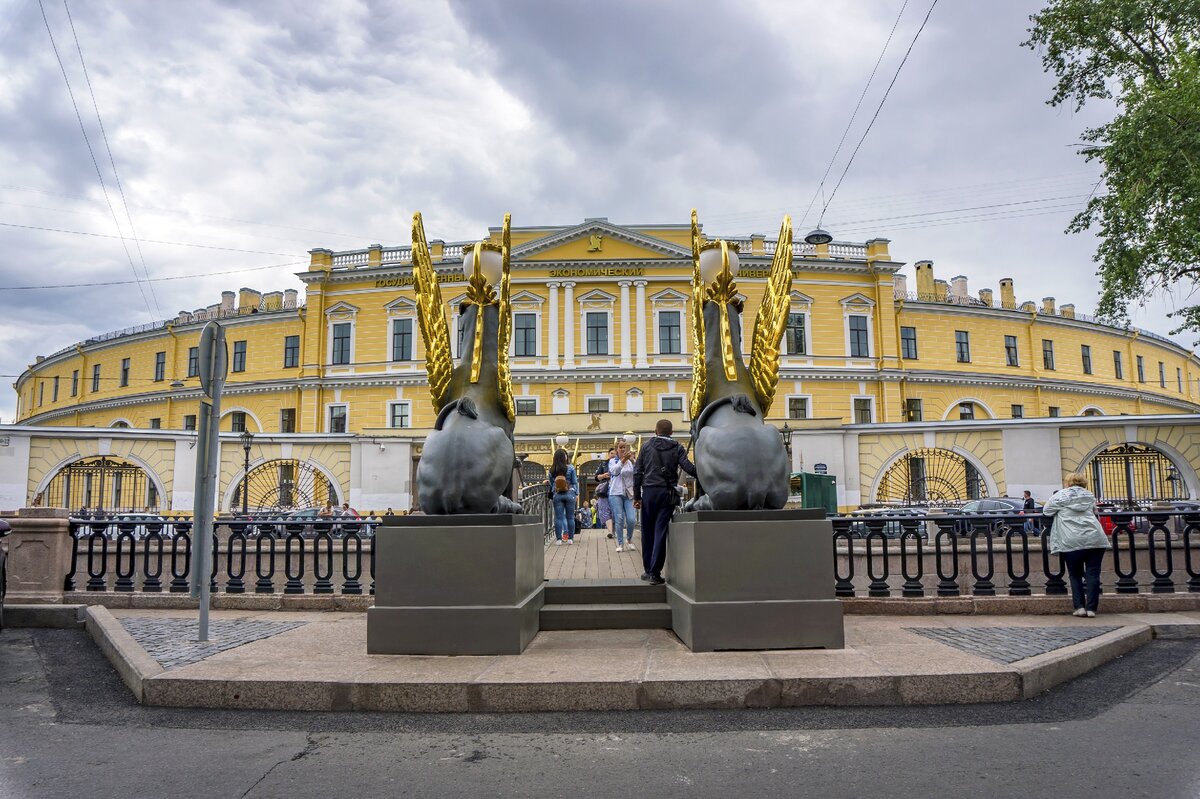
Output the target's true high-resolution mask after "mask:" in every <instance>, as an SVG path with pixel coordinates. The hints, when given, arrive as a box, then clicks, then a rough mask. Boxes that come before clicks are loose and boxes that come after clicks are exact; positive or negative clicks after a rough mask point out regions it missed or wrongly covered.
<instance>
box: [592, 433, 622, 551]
mask: <svg viewBox="0 0 1200 799" xmlns="http://www.w3.org/2000/svg"><path fill="white" fill-rule="evenodd" d="M615 454H617V450H616V449H615V448H614V447H609V448H608V457H607V458H605V459H604V462H603V463H601V464H600V465H599V466H597V467H596V501H595V503H594V504H595V507H596V526H597V527H603V528H604V529H606V530H607V531H608V537H609V538H612V537H613V531H612V510H611V509H610V508H609V505H608V462H609V460H611V459H612V456H613V455H615Z"/></svg>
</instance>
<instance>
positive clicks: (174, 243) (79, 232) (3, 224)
mask: <svg viewBox="0 0 1200 799" xmlns="http://www.w3.org/2000/svg"><path fill="white" fill-rule="evenodd" d="M0 227H14V228H22V229H24V230H42V231H45V232H47V233H70V234H72V235H75V236H92V237H94V238H98V239H122V240H124V239H125V237H124V236H114V235H112V234H111V233H89V232H88V231H86V230H66V229H65V228H56V227H43V226H41V225H18V224H17V223H16V222H0ZM142 241H144V242H146V243H147V244H169V245H171V246H173V247H197V248H199V249H202V250H222V251H224V252H244V253H250V254H251V255H283V256H287V257H294V256H295V255H296V253H294V252H271V251H270V250H242V249H238V248H237V247H218V246H217V245H215V244H194V243H192V242H188V241H164V240H162V239H142ZM134 277H136V278H138V279H139V280H140V279H141V278H140V277H139V276H138V274H137V271H136V270H135V271H134ZM146 310H149V308H147V309H146Z"/></svg>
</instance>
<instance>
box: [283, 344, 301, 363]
mask: <svg viewBox="0 0 1200 799" xmlns="http://www.w3.org/2000/svg"><path fill="white" fill-rule="evenodd" d="M299 365H300V337H299V336H284V337H283V368H284V369H293V368H295V367H297V366H299Z"/></svg>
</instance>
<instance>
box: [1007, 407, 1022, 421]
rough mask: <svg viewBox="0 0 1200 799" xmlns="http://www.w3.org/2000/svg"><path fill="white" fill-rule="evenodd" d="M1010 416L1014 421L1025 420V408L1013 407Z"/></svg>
mask: <svg viewBox="0 0 1200 799" xmlns="http://www.w3.org/2000/svg"><path fill="white" fill-rule="evenodd" d="M1010 415H1011V416H1012V418H1014V419H1024V418H1025V406H1024V405H1013V406H1012V412H1011V414H1010Z"/></svg>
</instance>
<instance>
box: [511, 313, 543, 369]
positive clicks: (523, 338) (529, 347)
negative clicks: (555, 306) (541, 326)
mask: <svg viewBox="0 0 1200 799" xmlns="http://www.w3.org/2000/svg"><path fill="white" fill-rule="evenodd" d="M537 332H538V330H537V314H532V313H515V314H513V355H515V356H516V357H518V358H533V357H536V356H537V354H538V353H537V350H538V346H537V340H538V335H537Z"/></svg>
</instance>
